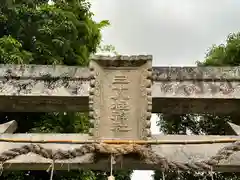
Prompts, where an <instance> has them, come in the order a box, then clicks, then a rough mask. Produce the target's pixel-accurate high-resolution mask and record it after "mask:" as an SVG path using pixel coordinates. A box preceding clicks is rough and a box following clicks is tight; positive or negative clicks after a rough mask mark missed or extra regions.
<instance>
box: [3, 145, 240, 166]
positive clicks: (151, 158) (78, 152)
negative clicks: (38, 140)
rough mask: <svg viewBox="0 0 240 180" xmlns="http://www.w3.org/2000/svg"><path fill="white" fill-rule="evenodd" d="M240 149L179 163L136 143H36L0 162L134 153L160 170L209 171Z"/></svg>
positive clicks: (6, 153) (11, 151)
mask: <svg viewBox="0 0 240 180" xmlns="http://www.w3.org/2000/svg"><path fill="white" fill-rule="evenodd" d="M237 151H240V142H235V143H233V144H230V145H228V146H226V147H224V148H223V149H221V150H220V151H219V152H218V153H217V154H216V155H215V156H213V157H211V158H210V159H209V160H207V161H201V162H193V163H181V162H175V161H168V160H167V159H166V158H165V157H163V156H161V155H158V154H156V153H155V152H154V151H152V150H151V149H150V148H147V147H145V146H141V145H137V144H121V145H112V144H111V145H110V144H103V143H100V144H98V143H94V144H86V145H82V146H80V147H79V148H75V149H73V150H51V149H46V148H44V147H42V146H41V145H38V144H27V145H23V146H21V147H19V148H13V149H9V150H7V151H4V152H3V153H1V154H0V163H2V164H4V162H6V161H8V160H10V159H13V158H15V157H17V156H20V155H23V154H28V153H30V152H32V153H35V154H38V155H40V156H42V157H44V158H47V159H52V160H53V162H54V161H56V160H66V159H73V158H76V157H79V156H83V155H85V154H88V153H95V154H112V155H114V157H116V156H122V155H127V154H136V155H138V156H139V158H140V159H141V160H144V161H145V162H146V163H149V164H155V165H158V166H159V169H161V170H162V171H168V170H169V169H171V170H180V171H190V170H205V171H210V170H211V168H212V166H214V165H216V164H218V163H219V161H221V160H223V159H227V158H228V157H229V156H231V155H232V154H233V153H235V152H237Z"/></svg>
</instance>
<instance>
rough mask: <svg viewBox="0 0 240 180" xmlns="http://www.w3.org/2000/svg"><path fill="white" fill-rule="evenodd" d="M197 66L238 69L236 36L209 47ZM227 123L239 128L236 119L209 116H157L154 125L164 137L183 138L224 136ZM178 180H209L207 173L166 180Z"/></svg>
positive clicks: (220, 176) (239, 40)
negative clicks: (165, 135) (186, 136)
mask: <svg viewBox="0 0 240 180" xmlns="http://www.w3.org/2000/svg"><path fill="white" fill-rule="evenodd" d="M197 64H198V66H239V65H240V33H232V34H230V35H229V36H228V37H227V40H226V43H225V44H220V45H213V46H212V47H211V48H210V49H209V50H208V51H207V53H206V56H205V59H204V61H202V62H197ZM227 122H234V123H236V124H240V122H239V115H236V114H232V115H230V116H215V115H211V114H181V115H172V114H161V115H160V121H159V123H158V125H159V127H160V130H161V131H162V132H164V133H166V134H186V133H187V130H188V131H190V132H191V133H192V134H206V135H226V134H227V133H228V131H227V128H226V127H228V125H227ZM214 176H215V177H214V179H215V180H224V179H229V180H230V179H232V180H237V179H240V174H239V173H214ZM177 177H178V178H179V180H200V179H204V178H205V177H206V178H207V179H211V178H210V176H209V174H207V173H198V172H191V173H187V172H185V173H180V174H178V173H176V172H169V173H167V175H166V180H168V179H169V180H170V179H175V178H177ZM154 179H155V180H159V179H162V173H161V172H159V171H156V172H155V174H154Z"/></svg>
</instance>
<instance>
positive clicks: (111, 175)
mask: <svg viewBox="0 0 240 180" xmlns="http://www.w3.org/2000/svg"><path fill="white" fill-rule="evenodd" d="M113 164H115V160H114V157H113V155H112V154H111V159H110V176H108V180H115V177H114V176H113Z"/></svg>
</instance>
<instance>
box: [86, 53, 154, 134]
mask: <svg viewBox="0 0 240 180" xmlns="http://www.w3.org/2000/svg"><path fill="white" fill-rule="evenodd" d="M151 66H152V56H148V55H147V56H115V57H108V56H95V57H94V58H93V59H92V60H91V63H90V72H91V77H92V79H91V81H90V91H89V92H90V93H89V117H90V123H91V125H92V129H90V134H91V135H92V136H93V137H94V138H97V139H147V138H148V137H150V136H151V134H150V126H151V123H150V118H151V112H152V97H151V84H152V82H151V76H152V67H151Z"/></svg>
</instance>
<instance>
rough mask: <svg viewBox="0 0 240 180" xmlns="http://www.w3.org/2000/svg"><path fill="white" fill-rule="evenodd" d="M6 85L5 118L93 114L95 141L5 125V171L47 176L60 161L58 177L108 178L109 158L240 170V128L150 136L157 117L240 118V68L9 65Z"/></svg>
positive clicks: (1, 158) (144, 166)
mask: <svg viewBox="0 0 240 180" xmlns="http://www.w3.org/2000/svg"><path fill="white" fill-rule="evenodd" d="M0 78H1V80H0V100H1V104H0V110H1V111H4V112H56V111H65V112H66V111H78V112H79V111H81V112H88V111H89V121H90V123H91V126H92V128H91V129H90V133H89V134H26V133H25V134H11V133H13V132H14V131H15V130H16V128H17V125H16V122H15V121H11V122H8V123H6V124H3V125H1V127H0V132H1V135H0V162H1V163H2V164H3V168H4V170H46V169H47V168H48V167H49V165H50V164H52V163H53V160H54V168H55V170H66V169H79V168H81V169H84V168H85V169H97V170H108V169H109V163H108V162H109V154H114V155H115V156H116V155H123V156H120V157H121V158H119V157H118V156H117V158H116V162H115V164H114V169H139V170H155V169H163V170H166V169H167V168H171V169H174V168H176V169H180V170H189V169H190V170H191V169H195V170H199V171H202V170H209V168H213V170H214V171H224V172H227V171H228V172H233V171H234V172H237V171H239V169H240V168H239V167H240V161H239V153H238V150H239V149H240V148H239V143H238V141H239V140H240V138H239V136H238V135H239V130H238V128H239V127H238V126H237V125H234V124H230V125H231V126H232V127H233V129H235V132H236V135H237V136H186V135H151V132H150V125H151V124H150V118H151V113H161V112H162V113H176V114H178V113H190V112H192V113H216V114H231V113H239V112H238V111H239V108H238V107H239V105H240V86H239V80H240V67H152V56H148V55H140V56H116V57H108V56H95V57H93V58H92V60H91V62H90V67H89V68H82V67H71V66H42V65H1V66H0ZM70 141H71V142H70ZM58 142H61V143H58ZM116 143H118V144H117V145H116ZM119 143H122V144H119ZM124 143H125V144H124ZM36 144H37V145H36ZM79 144H82V145H79ZM76 148H77V149H76ZM58 149H60V150H61V151H59V150H58ZM74 149H75V150H74Z"/></svg>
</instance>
